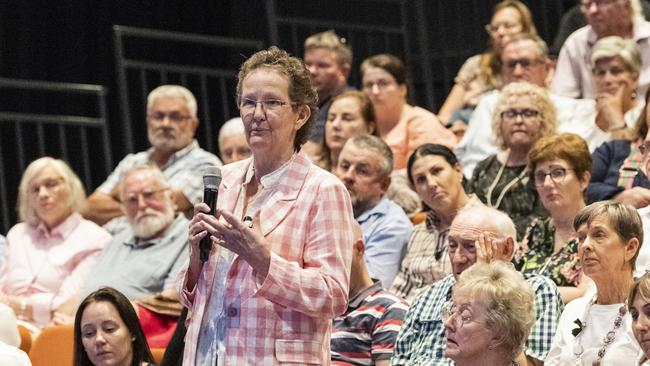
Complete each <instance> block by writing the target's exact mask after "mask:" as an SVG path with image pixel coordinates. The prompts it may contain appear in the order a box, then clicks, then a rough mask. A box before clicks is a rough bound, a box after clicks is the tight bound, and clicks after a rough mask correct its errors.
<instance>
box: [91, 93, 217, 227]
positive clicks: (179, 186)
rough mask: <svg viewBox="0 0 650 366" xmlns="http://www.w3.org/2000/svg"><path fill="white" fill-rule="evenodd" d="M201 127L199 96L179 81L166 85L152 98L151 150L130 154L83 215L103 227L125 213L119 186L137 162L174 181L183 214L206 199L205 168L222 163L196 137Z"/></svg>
mask: <svg viewBox="0 0 650 366" xmlns="http://www.w3.org/2000/svg"><path fill="white" fill-rule="evenodd" d="M198 125H199V119H198V117H197V105H196V99H195V98H194V95H193V94H192V92H190V91H189V90H188V89H187V88H185V87H182V86H180V85H162V86H159V87H157V88H156V89H154V90H153V91H151V93H149V96H148V97H147V136H148V138H149V143H150V144H151V148H149V149H147V150H146V151H141V152H139V153H135V154H129V155H127V156H126V157H125V158H124V159H122V161H121V162H120V163H119V164H118V166H117V168H115V170H114V171H113V172H112V173H111V175H110V176H109V177H108V179H106V181H105V182H104V183H102V185H100V186H99V187H98V188H97V189H96V190H95V192H93V193H92V194H91V195H90V196H89V197H88V199H87V200H86V208H85V209H84V211H83V215H84V217H86V218H88V219H89V220H92V221H95V222H96V223H98V224H100V225H103V224H105V223H106V222H108V221H109V220H111V219H113V218H115V217H118V216H122V215H123V213H122V211H121V205H120V195H119V192H120V184H121V182H122V179H123V178H124V173H125V172H126V171H128V170H129V169H130V168H132V167H133V166H135V165H140V164H154V165H155V166H157V167H158V168H160V169H161V170H162V171H163V173H164V175H165V176H166V177H167V179H169V182H170V185H171V187H172V188H171V192H172V193H173V195H174V200H175V202H176V208H177V210H178V211H179V212H189V211H190V210H191V209H192V208H193V207H194V204H195V203H198V202H200V201H201V199H202V197H203V181H202V177H203V174H202V172H203V171H204V170H205V168H206V167H207V166H221V161H220V160H219V158H217V157H216V156H215V155H214V154H212V153H209V152H207V151H205V150H203V149H201V147H199V143H198V142H197V141H196V140H195V139H194V135H195V133H196V128H197V127H198Z"/></svg>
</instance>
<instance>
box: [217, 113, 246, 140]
mask: <svg viewBox="0 0 650 366" xmlns="http://www.w3.org/2000/svg"><path fill="white" fill-rule="evenodd" d="M244 134H245V130H244V121H243V120H242V119H241V117H235V118H231V119H229V120H227V121H226V122H225V123H224V124H223V126H221V129H219V140H218V141H219V144H220V145H221V140H222V139H223V138H225V137H227V136H232V135H244Z"/></svg>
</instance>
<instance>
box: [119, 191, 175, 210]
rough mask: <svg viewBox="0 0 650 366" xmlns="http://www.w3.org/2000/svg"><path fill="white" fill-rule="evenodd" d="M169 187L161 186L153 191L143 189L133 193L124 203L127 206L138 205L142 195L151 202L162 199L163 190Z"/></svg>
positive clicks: (146, 201) (147, 201)
mask: <svg viewBox="0 0 650 366" xmlns="http://www.w3.org/2000/svg"><path fill="white" fill-rule="evenodd" d="M168 189H169V188H160V189H156V190H153V191H142V192H140V193H137V194H132V195H129V196H127V197H126V198H125V199H124V203H125V205H126V206H127V207H136V206H137V205H138V203H140V197H142V199H143V200H144V202H145V203H147V204H150V203H152V202H156V201H158V200H160V196H161V194H162V192H164V191H166V190H168Z"/></svg>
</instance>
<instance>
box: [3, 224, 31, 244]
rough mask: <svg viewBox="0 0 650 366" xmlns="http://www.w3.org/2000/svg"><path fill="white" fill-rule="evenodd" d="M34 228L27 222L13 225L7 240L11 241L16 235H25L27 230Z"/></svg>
mask: <svg viewBox="0 0 650 366" xmlns="http://www.w3.org/2000/svg"><path fill="white" fill-rule="evenodd" d="M33 229H34V228H33V227H32V226H31V225H29V224H27V223H26V222H19V223H17V224H16V225H14V226H12V227H11V229H9V232H7V238H6V240H7V241H9V242H10V241H11V240H12V239H13V238H14V237H15V236H22V235H25V233H27V231H29V230H33Z"/></svg>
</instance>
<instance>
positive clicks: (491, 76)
mask: <svg viewBox="0 0 650 366" xmlns="http://www.w3.org/2000/svg"><path fill="white" fill-rule="evenodd" d="M485 30H486V31H487V33H488V36H489V43H488V49H487V50H486V51H485V52H483V53H481V54H479V55H474V56H472V57H470V58H468V59H467V60H466V61H465V63H464V64H463V66H461V68H460V70H459V71H458V74H457V75H456V79H455V84H454V87H453V88H452V89H451V91H450V92H449V95H448V96H447V99H446V100H445V103H444V104H443V105H442V107H441V108H440V111H439V112H438V118H440V120H441V121H442V122H443V124H445V125H452V129H453V130H455V131H458V133H459V134H462V132H461V131H463V130H464V129H465V127H466V126H464V125H466V124H467V122H469V116H470V114H471V112H472V111H473V110H474V108H475V107H476V105H477V104H478V101H479V99H480V98H481V96H482V95H483V93H485V92H487V91H490V90H494V89H500V88H501V87H502V84H503V82H502V80H501V51H502V50H503V48H504V46H505V44H506V43H508V41H509V40H510V38H511V37H512V36H513V35H515V34H518V33H527V34H531V35H535V36H536V35H537V29H536V28H535V23H533V17H532V15H531V13H530V10H529V9H528V7H527V6H526V5H525V4H524V3H522V2H520V1H517V0H505V1H501V2H499V3H498V4H496V5H495V7H494V11H493V12H492V18H491V19H490V23H489V24H487V25H486V26H485ZM456 122H461V123H456Z"/></svg>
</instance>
